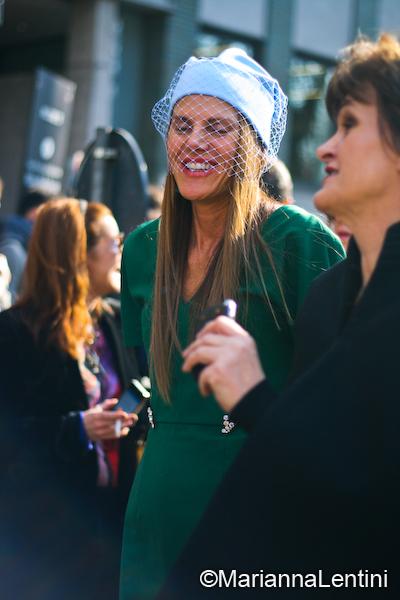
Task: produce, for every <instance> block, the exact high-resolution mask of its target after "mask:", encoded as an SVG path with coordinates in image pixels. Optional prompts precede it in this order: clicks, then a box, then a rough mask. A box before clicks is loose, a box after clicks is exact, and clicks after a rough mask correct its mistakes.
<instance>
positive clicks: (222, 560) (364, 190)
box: [160, 34, 400, 600]
mask: <svg viewBox="0 0 400 600" xmlns="http://www.w3.org/2000/svg"><path fill="white" fill-rule="evenodd" d="M326 101H327V108H328V112H329V114H330V116H331V117H332V119H333V120H334V121H335V123H336V131H335V133H334V134H333V136H332V137H331V138H330V139H328V140H327V141H326V142H325V143H324V144H322V145H321V146H320V147H319V148H318V150H317V155H318V157H319V159H320V160H321V161H322V162H323V163H324V165H325V173H326V177H325V179H324V181H323V183H322V187H321V189H320V190H319V191H318V192H317V193H316V195H315V198H314V201H315V205H316V207H317V209H318V210H320V211H322V212H325V213H328V214H330V215H332V216H333V217H334V218H335V219H338V221H342V220H343V221H344V222H346V223H348V225H349V227H350V229H351V231H352V232H353V237H352V239H351V241H350V245H349V252H348V256H347V259H346V260H345V261H343V262H342V263H340V264H338V265H335V266H334V267H333V268H332V269H331V270H329V271H328V272H327V273H325V274H323V275H321V277H319V278H318V279H317V281H316V282H315V283H314V285H313V286H312V288H311V291H310V293H309V295H308V297H307V299H306V300H305V304H304V307H303V310H302V312H301V314H300V315H299V318H298V323H297V340H298V341H297V345H298V351H297V354H298V355H299V359H298V361H297V364H296V374H295V376H294V378H293V381H292V383H291V385H289V386H287V388H286V389H285V390H284V391H283V392H282V393H280V394H276V392H275V390H273V387H272V386H271V385H270V372H269V371H268V369H265V368H264V367H263V366H262V364H261V362H260V359H259V357H258V352H257V347H256V343H255V341H254V339H253V338H252V337H251V336H250V335H249V334H248V333H247V332H246V331H245V330H244V329H243V328H242V327H240V326H239V325H238V324H237V323H234V322H232V321H231V320H229V319H227V318H224V317H219V318H218V319H217V320H215V321H214V322H212V323H209V324H207V325H206V327H205V328H204V329H203V330H202V331H201V332H200V333H199V335H198V338H197V340H196V341H195V342H194V343H193V344H192V345H191V346H189V348H188V349H187V350H185V352H184V357H185V363H184V365H183V368H184V371H190V370H191V369H192V368H193V366H194V365H196V364H197V363H201V364H203V365H206V367H205V368H204V370H203V371H202V373H201V375H200V378H199V384H200V389H201V392H202V394H203V395H208V394H209V393H210V391H212V392H213V393H214V395H215V397H216V399H217V401H218V403H219V405H220V406H221V407H222V408H223V410H224V411H226V412H227V413H229V415H230V418H231V419H232V420H233V421H235V422H236V423H237V424H238V425H240V427H242V428H243V429H245V430H246V431H249V432H251V435H250V438H249V440H248V443H247V444H246V446H245V447H244V448H243V451H242V453H241V454H240V456H239V457H238V460H237V461H236V462H235V463H234V465H233V466H232V469H231V470H230V471H229V473H228V474H227V477H226V479H225V481H224V482H223V484H222V485H221V487H220V489H219V491H218V492H217V494H216V495H215V497H214V499H213V500H212V502H211V503H210V505H209V508H208V511H207V513H206V514H205V516H204V518H203V520H202V521H201V523H200V525H199V527H198V529H197V531H196V534H195V535H194V536H193V538H192V540H191V542H190V545H189V546H188V547H187V549H186V552H185V554H184V555H183V556H182V559H181V561H180V562H179V564H178V565H177V567H176V570H175V571H174V573H173V574H172V575H171V580H170V581H169V584H168V586H167V587H166V588H165V590H164V593H163V594H161V595H160V598H174V599H178V598H189V597H190V598H202V597H203V596H204V597H205V598H220V597H225V595H226V594H229V593H231V592H232V589H227V591H226V590H221V589H218V588H217V587H215V590H210V589H207V588H204V587H203V588H202V587H201V585H200V583H199V575H200V573H201V572H202V571H203V570H204V569H213V570H218V569H221V570H224V571H225V573H227V574H228V576H229V573H230V572H231V570H232V569H237V571H238V572H239V573H242V572H243V573H260V572H261V571H260V569H262V570H263V571H262V572H263V573H270V574H272V575H271V576H270V578H269V582H270V585H273V574H275V576H276V579H275V581H278V579H277V577H278V574H279V573H289V574H293V573H300V574H303V576H305V575H306V574H307V573H308V574H310V575H309V577H308V583H309V585H308V586H304V589H302V588H301V586H300V585H299V584H298V585H297V587H295V589H294V588H293V587H292V589H289V588H290V585H289V586H288V585H285V584H284V588H286V589H282V588H280V589H279V590H278V593H277V595H279V598H284V599H289V598H290V599H291V598H295V599H296V600H299V599H301V598H308V597H309V593H310V590H309V589H307V587H308V588H309V587H314V588H317V587H319V588H320V589H318V592H316V593H318V598H319V597H322V592H323V591H327V593H328V594H330V593H331V592H332V589H327V590H325V589H322V587H321V585H319V586H318V581H319V582H321V577H322V584H323V585H324V587H325V588H329V587H330V588H336V587H340V588H343V593H342V596H343V597H346V598H347V597H350V598H359V597H360V598H364V597H372V598H386V597H390V598H398V597H399V592H400V574H399V569H398V539H399V535H400V518H399V504H400V484H399V481H400V480H399V470H400V444H399V435H398V431H399V425H400V405H399V401H398V398H399V394H400V385H399V379H398V354H397V346H398V339H399V336H400V306H399V291H400V290H399V277H398V274H399V269H400V243H399V240H400V197H399V190H400V43H399V42H398V40H397V39H395V38H394V37H392V36H390V35H388V34H383V35H381V36H380V38H379V40H378V41H377V42H372V41H370V40H368V39H365V38H361V39H359V40H357V41H356V42H355V43H354V44H353V45H351V46H350V47H348V48H347V49H346V50H345V51H344V54H343V56H342V59H341V61H340V62H339V63H338V66H337V67H336V69H335V71H334V73H333V77H332V79H331V81H330V83H329V85H328V89H327V100H326ZM221 524H223V527H222V530H221ZM229 525H230V526H229ZM335 574H337V575H335ZM334 575H335V577H336V580H335V582H336V584H337V585H335V583H333V579H332V578H333V576H334ZM211 576H212V575H211ZM372 576H374V578H373V579H372ZM297 581H299V580H297ZM346 581H347V583H346ZM372 584H373V585H372ZM276 587H278V586H276ZM217 590H218V591H217ZM335 591H336V590H335ZM246 593H247V594H248V595H254V594H256V595H257V594H265V595H266V596H269V595H270V590H268V591H266V590H264V589H262V585H261V584H260V585H258V584H256V585H255V587H254V588H253V590H251V589H248V590H247V589H246ZM338 593H339V594H340V592H338ZM271 594H273V590H271ZM323 597H325V596H323Z"/></svg>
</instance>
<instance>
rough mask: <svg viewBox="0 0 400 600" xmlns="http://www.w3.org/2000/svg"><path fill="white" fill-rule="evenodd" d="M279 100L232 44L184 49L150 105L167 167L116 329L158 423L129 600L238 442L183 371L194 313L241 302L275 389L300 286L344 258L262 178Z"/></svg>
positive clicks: (126, 570)
mask: <svg viewBox="0 0 400 600" xmlns="http://www.w3.org/2000/svg"><path fill="white" fill-rule="evenodd" d="M286 103H287V100H286V97H285V95H284V94H283V92H282V90H281V89H280V87H279V84H278V82H277V81H276V80H274V79H273V78H272V77H271V76H270V75H269V74H268V73H267V72H266V71H265V69H263V67H261V65H259V64H258V63H256V62H255V61H254V60H252V59H251V58H250V57H249V56H247V55H246V54H245V53H244V52H242V51H241V50H238V49H233V48H231V49H230V50H227V51H225V52H223V53H222V54H221V55H220V56H219V57H217V58H215V59H195V58H191V59H189V60H188V61H187V63H185V65H183V66H182V67H181V68H180V69H179V70H178V72H177V74H176V76H175V77H174V79H173V81H172V84H171V87H170V89H169V90H168V92H167V93H166V95H165V97H164V98H163V99H162V100H160V101H159V102H158V103H157V104H156V106H155V107H154V109H153V120H154V123H155V126H156V128H157V129H158V131H159V132H160V133H161V134H162V136H163V138H164V140H165V143H166V147H167V155H168V163H169V174H168V177H167V182H166V186H165V193H164V199H163V203H162V216H161V219H160V221H153V222H150V223H147V224H145V225H143V226H141V227H139V228H138V229H137V230H136V231H134V232H133V233H132V234H131V235H130V236H129V237H128V239H127V241H126V244H125V248H124V256H123V271H122V273H123V289H122V312H123V320H124V333H125V338H126V342H127V344H128V345H130V346H136V345H139V344H141V343H144V345H145V347H146V348H147V350H148V353H149V357H150V361H151V364H152V373H153V381H152V402H151V408H152V423H153V425H154V427H153V428H151V429H150V433H149V436H148V440H147V445H146V450H145V453H144V457H143V461H142V463H141V465H140V467H139V470H138V473H137V477H136V479H135V483H134V486H133V491H132V495H131V497H130V500H129V504H128V509H127V516H126V521H125V532H124V548H123V557H122V577H121V592H122V598H123V599H124V600H128V599H129V600H131V599H133V598H140V599H141V600H144V599H145V598H151V597H153V596H154V594H155V593H156V592H157V589H158V588H159V586H160V584H161V583H162V581H163V579H164V577H165V574H166V572H167V571H168V569H169V568H170V567H171V565H172V564H173V562H174V560H175V558H176V557H177V555H178V553H179V551H180V549H181V548H182V546H183V544H184V543H185V541H186V539H187V538H188V536H189V535H190V532H191V531H192V529H193V527H194V525H195V524H196V522H197V521H198V519H199V517H200V516H201V514H202V512H203V510H204V508H205V507H206V505H207V503H208V501H209V499H210V498H211V496H212V493H213V491H214V490H215V488H216V487H217V485H218V483H219V482H220V480H221V478H222V477H223V475H224V473H225V472H226V470H227V469H228V468H229V466H230V464H231V462H232V461H233V459H234V457H235V456H236V454H237V452H238V451H239V449H240V448H241V446H242V444H243V442H244V440H245V438H246V434H245V432H244V431H243V430H241V429H240V428H239V427H235V426H234V425H233V424H232V423H230V421H229V420H227V419H226V418H225V416H224V415H225V413H224V412H222V411H221V410H220V409H219V407H218V406H217V405H216V404H215V403H214V401H213V399H212V398H211V397H210V398H206V399H203V398H201V397H200V396H199V394H198V391H197V386H196V382H195V381H194V379H193V378H192V377H190V376H187V375H184V374H182V371H181V355H180V352H181V350H182V348H183V347H185V345H186V344H187V343H188V342H189V341H190V339H191V337H192V336H193V334H194V329H195V323H196V320H197V318H198V316H199V314H200V313H201V311H202V310H203V309H204V308H205V307H207V306H210V305H213V304H218V303H220V302H222V300H223V299H224V298H233V299H234V300H236V301H237V303H238V305H239V312H238V320H239V322H241V323H245V324H246V326H247V327H249V329H250V330H251V331H252V333H253V334H254V335H255V336H256V338H257V342H258V343H259V345H260V347H261V354H262V360H263V364H264V365H265V368H266V369H267V370H268V373H269V374H270V376H271V379H272V381H273V386H274V387H275V389H277V390H279V389H281V387H282V386H283V384H284V382H285V380H286V378H287V374H288V371H289V369H290V365H291V360H292V352H293V329H292V323H293V320H294V318H295V316H296V314H297V312H298V309H299V307H300V306H301V304H302V301H303V298H304V296H305V294H306V293H307V290H308V288H309V285H310V283H311V281H312V280H313V279H314V278H315V277H316V276H317V275H318V274H320V273H321V271H323V270H325V269H327V268H329V266H331V265H332V264H334V263H335V262H336V261H338V260H340V259H341V258H342V248H341V246H340V244H339V242H338V240H337V238H335V237H334V236H333V235H332V234H331V233H330V232H329V231H328V230H327V228H326V227H324V226H323V225H322V224H321V222H320V221H319V220H318V219H316V218H315V217H312V216H311V215H309V214H307V213H306V212H305V211H302V210H301V209H299V208H296V207H290V206H288V207H285V206H282V205H280V204H278V203H277V202H274V201H273V200H271V199H269V198H268V197H266V196H265V194H263V192H262V191H261V190H260V188H259V182H260V178H261V174H262V172H263V171H264V170H265V169H266V168H267V166H268V164H269V163H270V161H271V160H273V158H274V157H275V156H276V153H277V151H278V147H279V143H280V140H281V137H282V135H283V131H284V128H285V117H286ZM221 534H222V535H223V525H222V524H221Z"/></svg>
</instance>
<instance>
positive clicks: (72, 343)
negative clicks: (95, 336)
mask: <svg viewBox="0 0 400 600" xmlns="http://www.w3.org/2000/svg"><path fill="white" fill-rule="evenodd" d="M88 288H89V280H88V274H87V265H86V232H85V223H84V217H83V214H82V212H81V208H80V203H79V201H78V200H75V199H72V198H59V199H56V200H49V201H48V202H46V203H45V204H44V205H42V206H41V207H40V208H39V212H38V216H37V218H36V221H35V225H34V228H33V232H32V237H31V240H30V244H29V251H28V258H27V263H26V270H25V274H24V284H23V291H22V295H21V298H20V299H19V300H18V302H17V303H16V304H17V306H19V307H20V308H21V309H22V311H23V316H24V321H25V322H26V324H27V326H28V327H29V329H30V330H31V331H32V333H33V335H34V337H35V339H40V340H41V341H43V343H44V344H45V346H51V347H56V348H58V349H60V350H62V351H64V352H66V353H68V354H70V355H71V356H72V357H73V358H78V357H79V351H80V348H81V345H82V344H84V343H89V342H90V341H91V338H92V328H91V319H90V316H89V313H88V309H87V305H86V298H87V293H88Z"/></svg>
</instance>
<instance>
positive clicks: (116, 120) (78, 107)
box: [0, 0, 400, 218]
mask: <svg viewBox="0 0 400 600" xmlns="http://www.w3.org/2000/svg"><path fill="white" fill-rule="evenodd" d="M0 7H1V8H0V11H1V25H0V139H1V144H0V177H1V178H2V179H3V181H4V193H3V202H2V208H1V210H0V214H9V213H12V212H14V211H16V210H17V204H18V198H19V197H20V194H21V191H22V188H23V186H25V187H35V188H37V187H39V188H41V187H44V188H45V191H47V192H49V193H60V192H65V191H68V185H69V180H70V178H71V177H72V176H73V175H74V169H75V170H76V169H77V167H76V166H74V160H75V159H76V157H77V156H78V159H77V160H78V161H79V155H77V154H76V153H77V151H81V150H84V149H85V148H87V146H88V144H89V143H90V142H92V141H93V140H94V139H95V136H96V129H97V128H98V127H111V128H114V129H115V128H123V129H124V130H126V131H127V132H129V133H130V134H132V135H133V136H134V138H135V140H136V142H137V144H138V146H139V149H140V150H141V153H142V155H143V158H144V161H145V163H147V166H148V179H149V182H150V183H152V184H155V185H157V184H159V183H160V182H161V181H162V179H163V177H164V175H165V169H166V163H165V158H164V150H163V147H162V142H161V140H160V138H159V136H158V134H157V133H156V132H155V131H154V128H153V125H152V122H151V119H150V111H151V108H152V106H153V104H154V103H155V101H156V100H157V99H159V98H160V96H161V95H162V93H163V90H165V88H166V86H167V83H168V82H169V80H170V78H171V76H172V74H173V73H174V71H175V70H176V68H177V67H178V66H179V65H181V64H182V63H183V62H184V61H185V60H186V59H187V58H188V57H189V56H190V55H192V54H193V55H196V56H215V55H217V54H218V53H220V52H221V51H222V50H223V49H225V48H227V47H229V46H240V47H243V48H245V49H246V51H247V52H248V53H249V54H251V55H252V56H253V57H254V58H255V59H256V60H258V61H259V62H260V63H262V64H263V65H264V66H265V67H266V68H267V69H268V70H269V71H270V72H271V73H272V75H273V76H275V77H276V78H277V79H278V80H279V81H280V83H281V86H282V88H283V89H284V90H285V92H286V93H287V94H288V96H289V126H288V130H287V133H286V135H285V138H284V141H283V145H282V149H281V152H280V158H282V159H283V160H284V161H285V163H286V164H287V166H288V167H289V169H290V172H291V174H292V176H293V179H294V184H295V187H294V197H295V201H296V203H297V204H300V205H301V206H304V207H305V208H308V209H312V195H313V191H314V190H315V189H316V188H317V187H318V184H319V182H320V180H321V166H320V165H319V164H318V161H317V160H316V158H315V148H316V147H317V145H318V144H319V143H320V142H321V141H322V140H324V139H326V137H327V135H328V134H329V132H330V128H331V127H332V126H331V124H330V122H329V119H328V116H327V114H326V111H325V107H324V104H323V101H322V98H323V96H324V89H325V86H326V84H327V81H328V80H329V77H330V73H331V71H332V67H333V66H334V64H335V60H336V58H337V54H338V51H339V49H340V48H342V47H343V46H345V45H346V44H348V43H350V42H351V41H352V40H354V38H355V37H356V35H357V34H358V33H359V32H361V33H364V34H367V35H370V36H372V37H376V35H377V34H378V33H379V31H381V30H386V31H390V32H394V33H399V32H400V3H399V0H0ZM38 69H39V71H38ZM46 76H48V77H50V79H51V78H52V77H54V76H56V78H55V79H53V80H52V82H53V83H51V85H53V84H54V81H55V82H59V83H60V82H61V84H62V86H63V87H62V90H63V92H62V93H63V98H62V101H61V105H62V106H61V107H60V106H58V108H57V106H53V107H52V106H51V103H49V101H47V103H45V104H44V105H41V104H40V98H39V96H38V87H40V85H42V86H43V85H47V83H45V84H44V83H43V81H45V78H46ZM40 77H41V79H40ZM35 94H36V95H35ZM57 111H58V112H57ZM41 120H42V121H43V122H47V123H50V124H52V126H54V127H60V128H62V127H63V128H64V130H63V134H62V136H61V138H62V139H59V138H57V137H55V138H53V137H52V135H50V134H46V135H45V134H43V133H40V123H41ZM40 136H42V137H40ZM32 145H33V146H35V145H36V146H37V148H33V147H32ZM57 148H58V150H57ZM36 151H37V152H38V153H39V155H38V158H35V157H34V156H33V155H34V153H35V152H36ZM57 152H58V159H57V161H58V162H57V161H56V163H54V164H52V160H53V159H54V157H55V155H56V154H57ZM78 166H79V165H78ZM143 169H144V167H143ZM143 169H142V170H143ZM49 186H50V187H49ZM102 199H103V200H104V198H102ZM114 210H115V212H116V216H117V218H118V216H119V215H118V211H119V210H120V209H119V208H118V207H114Z"/></svg>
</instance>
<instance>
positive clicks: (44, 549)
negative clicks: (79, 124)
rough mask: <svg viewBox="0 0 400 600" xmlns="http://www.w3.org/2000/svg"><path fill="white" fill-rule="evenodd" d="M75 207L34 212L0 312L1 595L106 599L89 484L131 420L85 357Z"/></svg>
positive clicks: (82, 242)
mask: <svg viewBox="0 0 400 600" xmlns="http://www.w3.org/2000/svg"><path fill="white" fill-rule="evenodd" d="M84 208H85V207H84V206H83V204H82V203H80V202H78V201H77V200H73V199H70V198H65V199H58V200H52V201H49V202H47V203H46V204H45V205H44V206H43V207H41V208H40V210H39V213H38V217H37V220H36V222H35V226H34V230H33V234H32V238H31V243H30V247H29V253H28V260H27V266H26V272H25V282H24V291H23V294H22V295H21V298H20V299H19V300H18V302H17V304H16V305H15V306H14V307H12V308H11V309H9V310H6V311H4V312H2V313H1V314H0V410H1V419H0V420H1V440H0V441H1V454H2V465H3V467H2V473H1V486H0V487H1V492H0V493H1V508H2V519H1V527H2V532H1V533H2V535H1V539H2V544H3V543H4V552H3V553H2V556H1V559H2V560H1V561H0V563H1V567H0V568H1V570H2V573H1V574H2V578H1V579H2V585H3V589H4V590H5V591H4V594H5V597H16V598H23V597H34V596H33V595H32V592H34V594H37V597H38V598H40V599H41V600H43V599H46V600H53V598H55V597H57V598H63V599H64V598H65V599H67V598H68V599H70V598H72V597H74V598H82V599H83V598H92V597H93V598H94V597H98V598H105V597H107V598H109V597H110V596H109V594H107V595H104V590H105V589H107V586H108V583H107V580H106V578H105V569H104V568H103V567H104V564H105V563H104V559H105V556H106V553H105V551H104V548H102V547H101V546H102V539H103V538H102V536H101V532H99V518H100V517H101V515H99V512H98V498H99V492H102V491H103V490H105V489H106V488H107V487H110V486H112V485H113V483H112V475H113V474H112V470H111V469H110V463H109V460H108V459H107V454H106V451H105V447H104V444H105V443H106V442H107V441H108V440H113V439H116V438H118V437H125V436H126V435H127V434H128V433H129V429H130V427H131V426H132V425H133V424H134V422H135V421H136V416H134V415H128V414H127V413H125V412H124V411H122V410H120V409H119V410H116V411H113V410H112V409H113V407H114V406H115V404H116V402H117V400H116V399H114V398H110V397H106V398H105V399H103V398H102V396H101V388H100V383H99V380H98V378H97V376H96V373H95V372H94V370H93V368H92V364H91V363H90V360H88V354H89V353H88V349H89V348H90V347H91V345H92V342H93V327H92V320H91V317H90V314H89V310H88V306H87V295H88V291H89V278H88V272H87V252H86V231H85V220H84V214H83V213H84Z"/></svg>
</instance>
